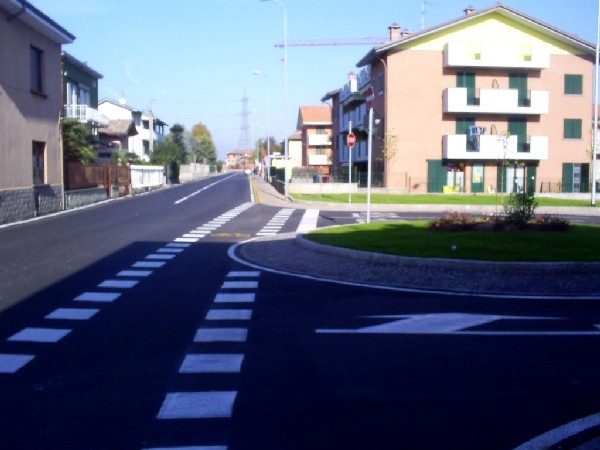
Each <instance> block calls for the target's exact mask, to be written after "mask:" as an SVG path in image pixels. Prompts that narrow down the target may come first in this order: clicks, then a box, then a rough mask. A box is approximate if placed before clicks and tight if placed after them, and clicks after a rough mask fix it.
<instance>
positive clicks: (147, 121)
mask: <svg viewBox="0 0 600 450" xmlns="http://www.w3.org/2000/svg"><path fill="white" fill-rule="evenodd" d="M142 125H143V127H144V130H149V129H150V121H149V120H142Z"/></svg>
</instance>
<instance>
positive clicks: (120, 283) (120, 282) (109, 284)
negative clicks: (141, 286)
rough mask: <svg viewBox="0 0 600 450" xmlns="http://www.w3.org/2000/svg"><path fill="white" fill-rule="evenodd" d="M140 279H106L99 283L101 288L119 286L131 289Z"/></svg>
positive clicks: (119, 287) (118, 287)
mask: <svg viewBox="0 0 600 450" xmlns="http://www.w3.org/2000/svg"><path fill="white" fill-rule="evenodd" d="M138 283H139V281H137V280H104V281H103V282H102V283H100V284H99V285H98V287H101V288H117V289H131V288H132V287H134V286H135V285H136V284H138Z"/></svg>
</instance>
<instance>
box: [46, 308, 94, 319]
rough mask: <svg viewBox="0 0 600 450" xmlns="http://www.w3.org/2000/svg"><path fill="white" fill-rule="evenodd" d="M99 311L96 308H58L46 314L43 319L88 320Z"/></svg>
mask: <svg viewBox="0 0 600 450" xmlns="http://www.w3.org/2000/svg"><path fill="white" fill-rule="evenodd" d="M99 311H100V310H99V309H96V308H58V309H55V310H54V311H53V312H51V313H50V314H48V315H47V316H46V317H45V319H65V320H89V319H91V318H92V317H94V316H95V315H96V314H97V313H98V312H99Z"/></svg>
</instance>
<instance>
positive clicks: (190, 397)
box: [157, 391, 237, 419]
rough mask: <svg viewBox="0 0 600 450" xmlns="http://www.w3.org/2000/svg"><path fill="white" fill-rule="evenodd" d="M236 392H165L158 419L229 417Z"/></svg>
mask: <svg viewBox="0 0 600 450" xmlns="http://www.w3.org/2000/svg"><path fill="white" fill-rule="evenodd" d="M236 395H237V392H235V391H225V392H216V391H211V392H173V393H170V394H167V397H166V398H165V401H164V402H163V404H162V406H161V408H160V411H159V412H158V416H157V418H158V419H218V418H228V417H231V413H232V412H233V403H234V402H235V397H236Z"/></svg>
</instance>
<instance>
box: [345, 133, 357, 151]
mask: <svg viewBox="0 0 600 450" xmlns="http://www.w3.org/2000/svg"><path fill="white" fill-rule="evenodd" d="M346 143H347V144H348V147H350V148H352V147H354V144H356V136H355V135H354V133H353V132H350V133H348V137H347V138H346Z"/></svg>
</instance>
